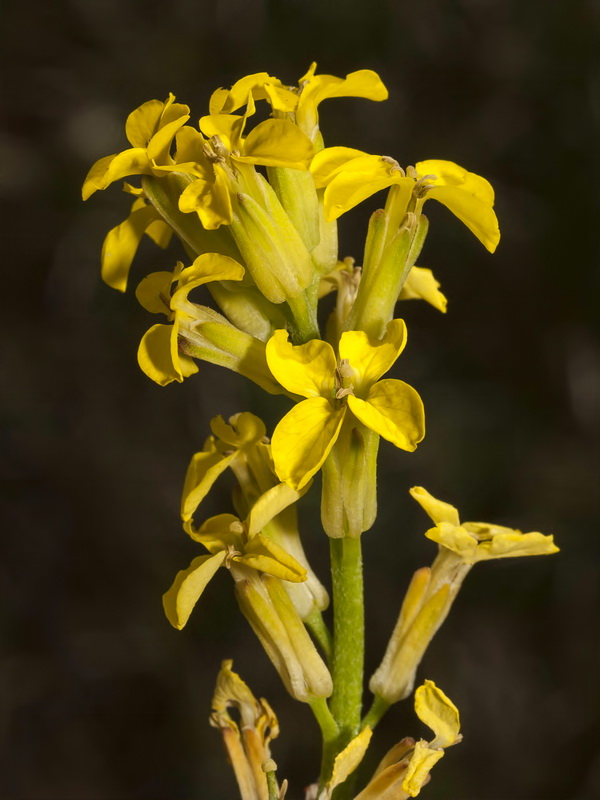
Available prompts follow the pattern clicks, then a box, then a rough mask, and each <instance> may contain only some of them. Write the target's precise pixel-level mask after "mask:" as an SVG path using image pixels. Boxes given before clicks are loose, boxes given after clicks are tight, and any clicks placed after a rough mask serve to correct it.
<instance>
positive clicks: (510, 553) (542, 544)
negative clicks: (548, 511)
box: [410, 486, 559, 565]
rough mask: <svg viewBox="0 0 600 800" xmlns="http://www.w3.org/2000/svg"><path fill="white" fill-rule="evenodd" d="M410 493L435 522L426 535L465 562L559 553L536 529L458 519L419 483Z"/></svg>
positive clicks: (550, 537) (446, 505) (445, 504)
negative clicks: (530, 529)
mask: <svg viewBox="0 0 600 800" xmlns="http://www.w3.org/2000/svg"><path fill="white" fill-rule="evenodd" d="M410 494H411V495H412V497H413V498H414V499H415V500H416V501H417V502H418V503H419V504H420V505H421V506H422V508H423V509H424V510H425V511H426V512H427V514H428V515H429V516H430V517H431V519H432V520H433V521H434V522H435V528H430V529H429V530H428V531H427V532H426V533H425V536H427V538H428V539H432V540H433V541H434V542H437V543H438V544H439V545H440V549H444V550H449V551H451V552H452V553H454V554H455V555H456V556H458V557H459V558H460V560H461V561H462V562H463V563H464V564H468V565H471V564H476V563H477V562H478V561H488V560H489V559H492V558H511V557H516V556H543V555H551V554H552V553H558V550H559V548H558V547H557V546H556V545H555V544H554V537H552V536H547V535H545V534H543V533H539V532H538V531H532V532H530V533H522V532H521V531H520V530H517V529H515V528H506V527H504V526H503V525H493V524H491V523H489V522H461V521H460V519H459V516H458V510H457V509H456V508H455V507H454V506H452V505H450V503H444V502H443V501H442V500H437V499H436V498H435V497H433V495H431V494H429V492H428V491H427V490H426V489H423V487H422V486H415V487H413V488H412V489H411V490H410Z"/></svg>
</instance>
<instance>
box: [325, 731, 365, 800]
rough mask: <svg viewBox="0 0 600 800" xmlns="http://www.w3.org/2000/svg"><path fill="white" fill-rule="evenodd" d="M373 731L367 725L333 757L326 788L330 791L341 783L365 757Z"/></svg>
mask: <svg viewBox="0 0 600 800" xmlns="http://www.w3.org/2000/svg"><path fill="white" fill-rule="evenodd" d="M372 735H373V731H372V730H371V728H370V727H369V726H368V725H367V726H366V727H364V728H363V729H362V731H361V732H360V733H359V734H358V736H355V737H354V739H352V741H351V742H350V743H349V744H347V745H346V747H344V749H343V750H342V751H341V753H338V755H337V756H336V757H335V761H334V762H333V773H332V775H331V780H330V781H329V783H328V784H327V789H328V790H329V791H330V792H331V791H333V789H335V787H336V786H339V785H340V783H343V782H344V781H345V780H346V778H347V777H348V775H350V774H351V773H353V772H354V770H355V769H356V768H357V767H358V765H359V764H360V762H361V761H362V760H363V758H364V757H365V753H366V752H367V748H368V746H369V742H370V741H371V736H372Z"/></svg>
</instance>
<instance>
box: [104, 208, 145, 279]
mask: <svg viewBox="0 0 600 800" xmlns="http://www.w3.org/2000/svg"><path fill="white" fill-rule="evenodd" d="M157 220H158V212H157V211H156V209H155V208H154V207H153V206H144V207H143V208H140V209H137V210H136V211H133V212H132V213H131V214H130V215H129V216H128V217H127V219H126V220H124V221H123V222H122V223H121V224H120V225H117V226H116V227H115V228H113V229H112V230H110V231H109V232H108V234H107V236H106V238H105V240H104V244H103V245H102V280H103V281H104V282H105V283H107V284H108V285H109V286H112V288H113V289H118V290H119V291H120V292H124V291H125V289H126V288H127V278H128V276H129V269H130V267H131V262H132V261H133V258H134V256H135V254H136V252H137V249H138V247H139V244H140V241H141V238H142V236H143V235H144V232H145V231H146V230H147V229H148V228H149V226H150V225H151V224H152V223H153V222H156V221H157Z"/></svg>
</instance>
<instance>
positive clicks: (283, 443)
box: [267, 319, 425, 489]
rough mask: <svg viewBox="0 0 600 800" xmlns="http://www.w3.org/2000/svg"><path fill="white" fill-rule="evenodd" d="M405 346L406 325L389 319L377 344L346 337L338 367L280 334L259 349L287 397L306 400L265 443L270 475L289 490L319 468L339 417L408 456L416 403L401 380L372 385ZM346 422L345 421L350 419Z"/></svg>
mask: <svg viewBox="0 0 600 800" xmlns="http://www.w3.org/2000/svg"><path fill="white" fill-rule="evenodd" d="M405 344H406V326H405V324H404V322H403V321H402V320H399V319H398V320H392V321H391V322H390V324H389V325H388V327H387V332H386V334H385V336H384V337H383V338H382V339H381V340H380V341H373V340H371V339H370V338H369V337H368V336H367V335H366V334H365V333H363V332H362V331H346V332H345V333H343V334H342V336H341V338H340V344H339V361H338V360H337V359H336V355H335V352H334V350H333V348H332V347H331V345H330V344H328V343H327V342H324V341H321V340H319V339H313V340H312V341H310V342H307V343H306V344H303V345H300V346H294V345H292V344H291V343H290V342H289V341H288V335H287V332H286V331H276V332H275V334H274V335H273V337H272V338H271V339H270V340H269V342H268V343H267V363H268V365H269V368H270V369H271V372H272V373H273V375H274V376H275V378H276V379H277V380H278V381H279V383H281V385H282V386H284V387H285V388H286V389H287V390H288V391H289V392H292V393H293V394H296V395H301V396H302V397H305V398H307V399H306V400H303V401H302V402H300V403H298V404H297V405H296V406H294V408H293V409H292V410H291V411H290V412H288V414H286V416H285V417H284V418H283V419H282V420H281V422H279V424H278V425H277V427H276V429H275V432H274V434H273V439H272V453H273V460H274V462H275V469H276V471H277V474H278V475H279V477H280V478H281V480H283V481H286V482H287V483H289V484H290V486H292V487H294V488H295V489H300V488H302V487H303V486H305V485H306V484H307V483H308V481H309V480H310V479H311V477H312V476H313V475H314V474H315V473H316V472H317V471H318V470H319V469H320V467H321V465H322V464H323V462H324V461H325V459H326V458H327V456H328V454H329V452H330V450H331V448H332V447H333V445H334V444H335V441H336V440H337V438H338V436H339V434H340V430H341V427H342V423H343V422H344V418H345V417H346V416H347V414H349V415H352V417H354V418H356V419H358V420H360V421H361V422H362V423H364V425H365V426H366V427H367V428H370V429H371V430H373V431H375V433H377V434H379V435H380V436H383V437H384V439H387V440H388V441H390V442H392V443H393V444H395V445H396V447H400V448H401V449H403V450H409V451H413V450H415V448H416V446H417V444H418V442H420V441H421V439H422V438H423V436H424V435H425V423H424V410H423V403H422V401H421V398H420V397H419V395H418V394H417V392H416V391H415V390H414V389H413V388H412V387H411V386H409V385H408V384H407V383H404V382H403V381H399V380H395V379H386V380H379V378H380V377H381V376H382V375H383V374H384V373H385V372H387V371H388V370H389V369H390V367H391V366H392V364H393V363H394V362H395V361H396V359H397V358H398V356H399V355H400V353H401V352H402V350H403V349H404V346H405ZM352 417H351V418H352Z"/></svg>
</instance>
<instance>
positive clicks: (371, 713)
mask: <svg viewBox="0 0 600 800" xmlns="http://www.w3.org/2000/svg"><path fill="white" fill-rule="evenodd" d="M389 707H390V704H389V703H388V702H387V701H385V700H384V699H383V698H382V697H375V698H374V700H373V705H372V706H371V708H370V709H369V710H368V712H367V713H366V714H365V716H364V717H363V721H362V722H361V724H360V727H361V730H362V729H363V728H366V727H367V725H368V726H369V727H370V728H371V729H373V728H374V727H375V726H376V725H377V723H378V722H379V720H380V719H381V718H382V717H383V715H384V714H385V712H386V711H387V710H388V708H389Z"/></svg>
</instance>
